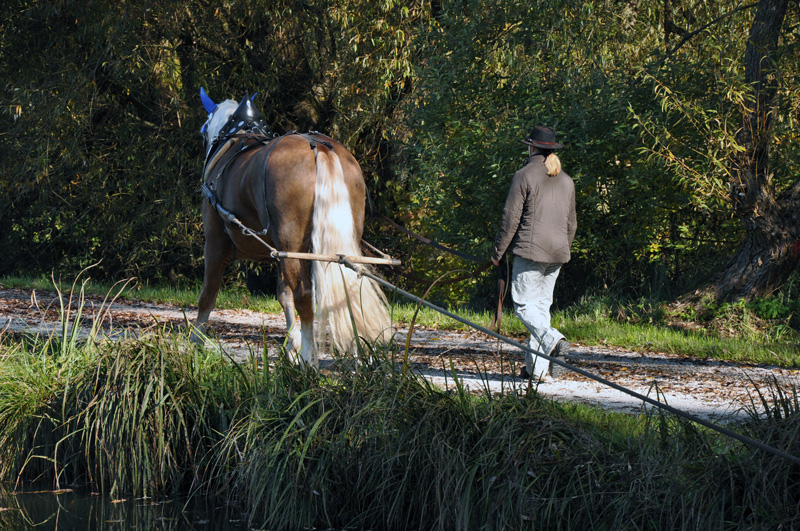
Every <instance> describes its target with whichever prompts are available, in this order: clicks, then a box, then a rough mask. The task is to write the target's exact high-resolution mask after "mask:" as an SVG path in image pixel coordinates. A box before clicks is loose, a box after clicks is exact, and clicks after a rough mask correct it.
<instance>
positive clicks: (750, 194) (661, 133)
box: [636, 0, 800, 300]
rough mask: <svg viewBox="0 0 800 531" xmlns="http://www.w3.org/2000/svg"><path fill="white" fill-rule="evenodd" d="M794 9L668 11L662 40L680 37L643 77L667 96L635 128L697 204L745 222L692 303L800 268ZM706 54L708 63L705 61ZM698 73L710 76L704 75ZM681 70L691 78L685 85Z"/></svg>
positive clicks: (749, 290) (780, 4) (765, 4)
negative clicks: (686, 14)
mask: <svg viewBox="0 0 800 531" xmlns="http://www.w3.org/2000/svg"><path fill="white" fill-rule="evenodd" d="M687 3H688V2H687ZM670 6H671V7H670ZM675 6H676V3H675V2H673V3H671V4H669V5H668V6H667V7H668V8H670V9H672V8H675ZM789 6H790V2H789V0H760V1H759V2H758V3H757V4H747V5H739V6H735V5H727V6H725V5H724V4H723V5H722V6H721V9H720V11H718V12H717V14H716V16H715V17H713V18H712V19H711V20H704V21H699V20H697V19H694V20H692V22H693V23H694V25H695V26H696V27H695V28H694V29H692V28H690V27H688V26H687V27H681V26H680V25H679V24H677V23H675V21H674V20H673V18H672V16H671V14H666V13H665V17H664V18H665V20H669V22H670V24H669V25H668V27H669V29H670V31H669V32H666V33H665V41H667V39H668V38H669V37H670V36H671V34H677V35H679V36H680V37H681V39H680V40H679V41H678V42H677V44H675V45H673V46H672V47H671V48H670V49H669V50H668V52H667V53H666V54H665V55H664V56H663V57H662V58H661V59H660V60H659V61H658V62H657V64H656V68H650V70H649V71H648V73H647V74H646V75H645V78H646V79H648V80H649V81H651V82H652V83H653V86H654V87H655V92H656V96H657V97H658V98H659V99H660V100H661V105H662V113H661V116H660V118H659V119H655V120H654V119H652V116H650V117H647V118H645V117H643V115H636V118H637V119H638V121H639V124H638V125H639V126H641V128H642V131H643V137H644V138H645V140H646V141H648V140H649V141H650V143H649V144H648V145H649V149H650V150H651V153H652V154H653V155H656V156H657V157H658V158H660V159H661V160H662V161H663V163H664V166H665V168H666V169H668V170H670V171H673V172H674V173H675V175H677V176H678V177H677V180H678V181H680V182H681V184H682V185H683V186H684V187H686V188H687V189H689V190H691V197H692V200H693V201H695V202H696V203H697V204H698V205H699V207H700V208H699V210H706V211H711V210H718V211H719V210H721V209H724V210H726V211H727V212H728V213H729V216H730V217H731V218H732V219H734V220H736V221H737V223H738V227H739V236H738V244H737V246H736V248H735V250H733V252H732V253H731V255H730V259H729V260H728V261H727V262H726V263H725V264H724V265H723V266H722V267H721V268H720V270H719V272H718V274H717V275H716V276H715V277H714V278H713V279H712V281H711V282H710V283H709V284H707V285H706V287H705V288H703V289H700V290H698V291H696V292H694V293H692V294H691V295H690V296H689V297H688V298H689V299H690V300H703V299H704V298H706V297H708V296H711V297H713V298H714V299H716V300H731V299H740V298H745V299H750V298H753V297H758V296H764V295H767V294H769V293H771V292H772V291H773V290H775V289H777V288H779V287H780V286H781V285H782V284H783V283H784V282H785V281H786V280H787V278H788V277H789V276H790V275H791V274H792V272H793V271H794V270H795V269H796V268H797V264H798V257H799V256H800V178H799V177H798V170H800V150H798V147H797V144H798V141H799V140H800V132H799V131H798V119H797V112H798V108H799V107H798V99H797V81H798V65H799V64H800V60H798V43H800V34H798V31H797V25H796V24H794V25H791V24H787V22H786V20H787V17H790V16H794V17H796V16H797V15H798V13H796V12H795V13H791V12H789ZM795 11H797V9H796V4H795ZM787 25H788V26H789V28H790V29H786V26H787ZM740 34H742V35H746V38H745V39H741V38H740ZM739 43H742V44H743V45H742V47H741V48H740V47H739ZM704 53H705V54H706V55H707V60H705V61H702V60H700V59H698V57H699V56H702V55H703V54H704ZM681 54H682V55H681ZM651 66H652V65H651ZM698 71H705V72H711V73H712V74H713V75H712V76H710V77H707V78H705V79H703V78H702V77H701V76H702V74H701V73H700V74H699V73H698ZM676 72H684V73H688V76H687V78H688V79H687V80H684V82H683V84H681V83H680V82H679V81H678V79H679V77H680V76H678V75H676ZM698 79H703V81H705V83H704V84H703V83H700V84H701V85H702V86H700V87H695V90H694V93H693V92H692V90H691V89H687V88H686V87H687V85H689V84H691V83H693V82H694V83H697V82H698ZM698 93H705V94H704V95H699V94H698ZM715 203H716V204H715Z"/></svg>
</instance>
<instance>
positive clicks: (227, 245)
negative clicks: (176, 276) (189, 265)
mask: <svg viewBox="0 0 800 531" xmlns="http://www.w3.org/2000/svg"><path fill="white" fill-rule="evenodd" d="M220 236H221V237H212V236H211V235H210V234H209V233H208V231H206V244H205V274H204V275H203V289H202V290H201V291H200V300H199V301H198V303H197V319H195V322H194V328H195V329H194V331H193V332H192V341H193V342H194V343H200V344H202V343H203V340H204V334H205V329H206V326H205V325H206V323H207V322H208V317H209V315H211V310H212V309H213V308H214V303H215V302H217V295H218V294H219V288H220V286H221V285H222V275H223V274H224V273H225V268H226V267H227V266H228V264H230V263H231V261H233V256H234V249H233V242H231V241H230V239H228V237H227V236H226V235H225V234H224V233H222V234H221V235H220Z"/></svg>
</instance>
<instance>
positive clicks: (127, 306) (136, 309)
mask: <svg viewBox="0 0 800 531" xmlns="http://www.w3.org/2000/svg"><path fill="white" fill-rule="evenodd" d="M101 306H102V299H100V298H95V297H89V298H87V302H86V304H85V307H84V314H85V319H86V320H87V321H90V320H91V319H93V318H94V316H95V314H97V313H98V310H99V309H100V308H101ZM196 311H197V310H196V308H185V309H182V308H180V307H178V306H175V305H167V304H151V303H140V302H125V303H121V304H114V305H112V306H111V307H110V310H109V311H108V312H107V314H106V315H105V319H104V321H103V325H104V326H103V328H104V330H105V331H106V333H108V334H110V335H112V336H114V337H120V336H123V335H130V336H136V335H139V334H142V333H145V332H147V331H148V330H155V329H157V328H159V327H160V326H162V325H164V324H169V325H173V326H176V327H181V326H184V324H185V322H186V319H188V320H189V321H191V320H192V319H194V317H195V314H196ZM58 320H59V303H58V301H57V300H55V294H54V293H48V292H33V291H31V290H16V289H4V288H2V287H0V331H3V332H0V333H10V332H32V333H52V332H53V330H55V329H56V326H55V324H56V323H58ZM211 325H212V326H213V328H214V332H215V333H216V335H217V339H218V343H217V344H216V346H217V348H222V349H224V350H225V351H226V352H228V353H230V354H231V355H233V356H234V357H236V358H242V359H244V358H246V357H247V356H249V353H250V352H262V350H263V347H264V342H265V341H266V343H267V349H268V352H269V353H270V357H275V354H276V352H277V348H278V345H279V344H281V342H282V341H283V338H284V333H285V332H284V325H285V321H284V318H283V315H276V314H261V313H256V312H251V311H248V310H216V311H214V313H212V316H211ZM407 335H408V330H407V329H404V328H401V329H399V330H398V331H397V334H396V342H397V344H398V346H399V348H398V358H401V357H402V353H403V352H404V348H403V346H404V345H405V342H406V338H407ZM410 344H411V348H410V351H409V352H410V356H409V362H410V365H411V367H412V368H413V369H414V370H415V371H418V372H419V373H420V374H424V375H425V377H426V378H429V379H430V380H431V381H434V382H436V383H437V384H439V385H442V386H448V387H449V386H452V385H453V373H454V371H455V374H456V375H457V376H458V378H459V380H460V381H461V383H462V384H463V385H465V386H467V387H469V388H470V389H471V390H473V391H476V390H480V389H485V388H486V387H489V388H491V389H492V390H493V391H501V390H503V389H506V390H507V389H511V388H520V387H522V388H524V387H526V386H527V385H528V383H527V381H522V380H521V379H519V378H516V377H515V375H517V374H519V368H520V364H521V363H523V357H522V352H521V351H520V350H518V349H516V348H514V347H512V346H510V345H506V344H504V343H501V342H499V341H497V340H494V339H491V338H489V337H487V336H486V335H484V334H483V333H480V332H477V331H470V332H450V331H439V330H431V329H421V328H415V329H414V331H413V333H412V335H411V342H410ZM573 347H574V348H573V352H572V354H571V355H570V356H567V358H566V361H567V363H570V364H572V365H574V366H576V367H579V368H581V369H584V370H586V371H589V372H591V373H594V374H597V375H599V376H602V377H603V378H606V379H608V380H610V381H613V382H614V383H617V384H619V385H621V386H624V387H627V388H629V389H631V390H633V391H636V392H638V393H641V394H643V395H649V396H651V397H655V396H656V389H657V390H658V393H659V396H660V397H661V400H662V401H666V402H667V403H668V404H670V405H671V406H673V407H676V408H679V409H682V410H685V411H688V412H691V413H694V414H696V415H698V416H702V417H705V418H710V419H715V420H725V419H730V418H735V417H738V416H741V415H743V412H742V408H743V407H745V406H747V405H748V404H750V397H751V396H753V397H755V394H754V393H753V391H754V385H755V386H758V387H759V388H760V389H762V390H763V391H767V389H768V384H769V382H772V381H773V378H774V379H775V380H776V381H777V382H778V383H779V385H781V387H784V388H789V387H790V386H792V385H794V386H797V387H800V372H798V371H797V370H792V369H782V368H779V367H771V366H762V365H743V364H736V363H731V362H722V361H708V360H698V359H694V358H688V357H684V356H676V355H669V354H662V353H654V352H630V351H625V350H621V349H614V348H602V347H586V346H581V345H573ZM320 358H321V366H322V368H323V370H324V369H327V368H329V367H330V365H331V363H332V360H331V358H330V357H329V356H327V355H326V354H322V355H321V356H320ZM538 390H539V392H540V393H541V394H543V395H546V396H548V397H552V398H554V399H556V400H559V401H578V402H583V403H587V404H593V405H597V406H600V407H603V408H606V409H610V410H616V411H628V412H635V411H641V410H642V407H643V404H642V402H641V400H637V399H636V398H633V397H630V396H628V395H626V394H624V393H622V392H620V391H616V390H613V389H611V388H609V387H606V386H603V385H601V384H599V383H597V382H594V381H592V380H590V379H588V378H586V377H584V376H581V375H579V374H577V373H574V372H570V373H568V374H567V375H565V376H564V377H562V378H560V379H558V380H547V381H545V382H543V383H541V384H539V387H538Z"/></svg>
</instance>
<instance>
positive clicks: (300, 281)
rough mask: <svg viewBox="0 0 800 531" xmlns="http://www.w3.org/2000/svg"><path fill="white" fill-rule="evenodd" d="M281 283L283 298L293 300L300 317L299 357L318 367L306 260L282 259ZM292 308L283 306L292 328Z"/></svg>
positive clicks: (312, 305) (288, 324) (312, 302)
mask: <svg viewBox="0 0 800 531" xmlns="http://www.w3.org/2000/svg"><path fill="white" fill-rule="evenodd" d="M281 283H282V285H283V286H284V290H282V291H283V292H284V295H283V297H284V298H285V299H291V300H292V301H293V302H294V304H295V307H296V310H297V314H298V316H299V317H300V352H299V357H300V359H302V360H303V362H305V363H308V364H310V365H312V366H314V367H319V359H318V358H317V347H316V344H315V342H314V300H313V297H312V290H311V276H310V275H309V263H308V261H307V260H289V259H285V260H282V261H281ZM294 310H295V308H292V309H291V311H290V310H289V309H288V308H287V307H284V311H285V312H286V326H287V327H289V326H290V319H291V322H292V324H293V328H296V325H295V324H294ZM290 314H291V317H290ZM290 337H291V336H290ZM293 339H294V338H293ZM293 346H294V341H293Z"/></svg>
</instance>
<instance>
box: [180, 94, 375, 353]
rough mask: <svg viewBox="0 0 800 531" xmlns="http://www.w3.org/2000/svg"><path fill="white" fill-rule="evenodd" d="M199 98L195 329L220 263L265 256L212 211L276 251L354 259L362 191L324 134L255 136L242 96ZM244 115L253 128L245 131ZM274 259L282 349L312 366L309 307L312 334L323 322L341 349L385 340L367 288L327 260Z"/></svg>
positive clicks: (204, 315)
mask: <svg viewBox="0 0 800 531" xmlns="http://www.w3.org/2000/svg"><path fill="white" fill-rule="evenodd" d="M201 98H202V100H203V105H204V107H205V108H206V110H207V111H208V112H209V116H208V121H207V122H206V124H205V125H204V126H203V129H202V131H201V132H202V133H203V135H204V137H205V142H206V164H205V168H204V171H203V183H204V191H205V194H206V195H205V198H206V199H207V200H205V201H203V225H204V232H205V252H204V254H205V276H204V279H203V288H202V291H201V293H200V300H199V304H198V306H199V308H198V312H197V319H196V321H195V327H196V330H197V331H199V332H201V333H202V332H204V331H205V324H206V322H207V321H208V318H209V315H210V313H211V310H212V308H213V306H214V303H215V301H216V298H217V294H218V292H219V289H220V284H221V280H222V275H223V273H224V271H225V267H226V266H227V265H228V264H229V263H230V262H231V261H232V260H234V259H247V260H255V261H265V260H271V257H270V250H269V249H268V248H267V247H266V246H264V245H263V244H262V243H260V242H259V241H257V239H256V238H254V237H252V236H247V235H245V234H243V232H242V230H241V228H240V227H237V226H236V225H234V224H232V223H231V222H230V221H229V220H228V219H227V218H226V217H225V216H223V215H220V213H221V212H222V213H225V212H230V213H232V214H233V215H235V216H236V218H238V219H239V220H240V221H241V222H242V224H243V225H244V226H246V227H248V228H249V229H252V230H253V231H254V232H256V233H260V234H261V236H260V237H261V238H263V240H264V241H265V242H266V243H267V244H269V245H270V246H272V247H274V248H275V249H277V250H279V251H288V252H310V253H317V254H327V255H332V254H344V255H351V256H360V255H361V250H360V242H361V235H362V232H363V229H364V201H365V195H366V187H365V185H364V177H363V175H362V173H361V168H360V167H359V165H358V162H356V160H355V158H354V157H353V156H352V155H351V154H350V153H349V152H348V151H347V150H346V149H345V147H344V146H342V145H341V144H340V143H338V142H336V141H335V140H333V139H331V138H330V137H327V136H324V135H321V134H319V133H309V134H307V135H302V134H287V135H284V136H281V137H277V138H274V137H273V135H271V134H264V129H265V128H264V127H263V121H262V120H261V115H260V113H258V111H257V110H255V107H254V106H253V105H252V103H251V100H250V98H248V97H247V96H245V98H244V99H243V100H242V102H241V104H240V103H238V102H236V101H233V100H226V101H223V102H221V103H219V104H218V105H217V104H215V103H214V102H213V101H212V100H211V99H210V98H209V97H208V95H207V94H206V93H205V91H204V90H202V89H201ZM240 118H241V119H240ZM253 121H256V122H257V125H258V127H256V128H255V131H256V132H255V133H248V132H247V131H248V130H249V129H248V122H250V124H249V125H250V126H252V122H253ZM223 128H224V129H223ZM217 205H218V206H220V207H222V208H221V209H218V208H217ZM278 262H279V266H280V267H279V269H280V278H279V286H278V300H279V301H280V303H281V306H282V307H283V310H284V313H285V315H286V327H287V333H288V335H289V342H290V347H291V350H292V351H293V352H299V358H300V359H301V360H303V361H304V362H306V363H309V364H311V365H313V366H318V365H319V361H318V357H317V347H316V341H315V335H314V316H315V313H314V309H315V306H316V310H317V316H318V317H319V326H320V327H321V331H322V332H323V333H322V334H318V335H320V336H321V337H324V332H325V329H326V324H330V330H331V342H332V344H333V345H334V346H335V347H336V348H338V349H339V350H341V351H343V352H345V351H354V350H355V349H354V347H355V341H357V336H358V337H361V338H364V339H365V340H367V341H370V342H374V341H385V340H387V339H388V334H389V329H390V320H389V314H388V310H387V307H388V305H387V302H386V298H385V296H384V294H383V292H382V291H381V290H380V287H379V286H378V285H377V284H375V283H374V282H372V281H371V280H369V279H368V278H366V277H361V278H359V276H358V275H357V273H356V272H354V271H352V270H351V269H348V268H346V267H343V266H341V265H339V264H336V263H330V262H311V261H308V260H298V259H280V260H278ZM295 310H296V311H297V314H298V315H299V318H300V331H299V333H298V330H297V326H296V321H295ZM354 328H355V329H354ZM200 337H202V334H200V335H195V338H200Z"/></svg>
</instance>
